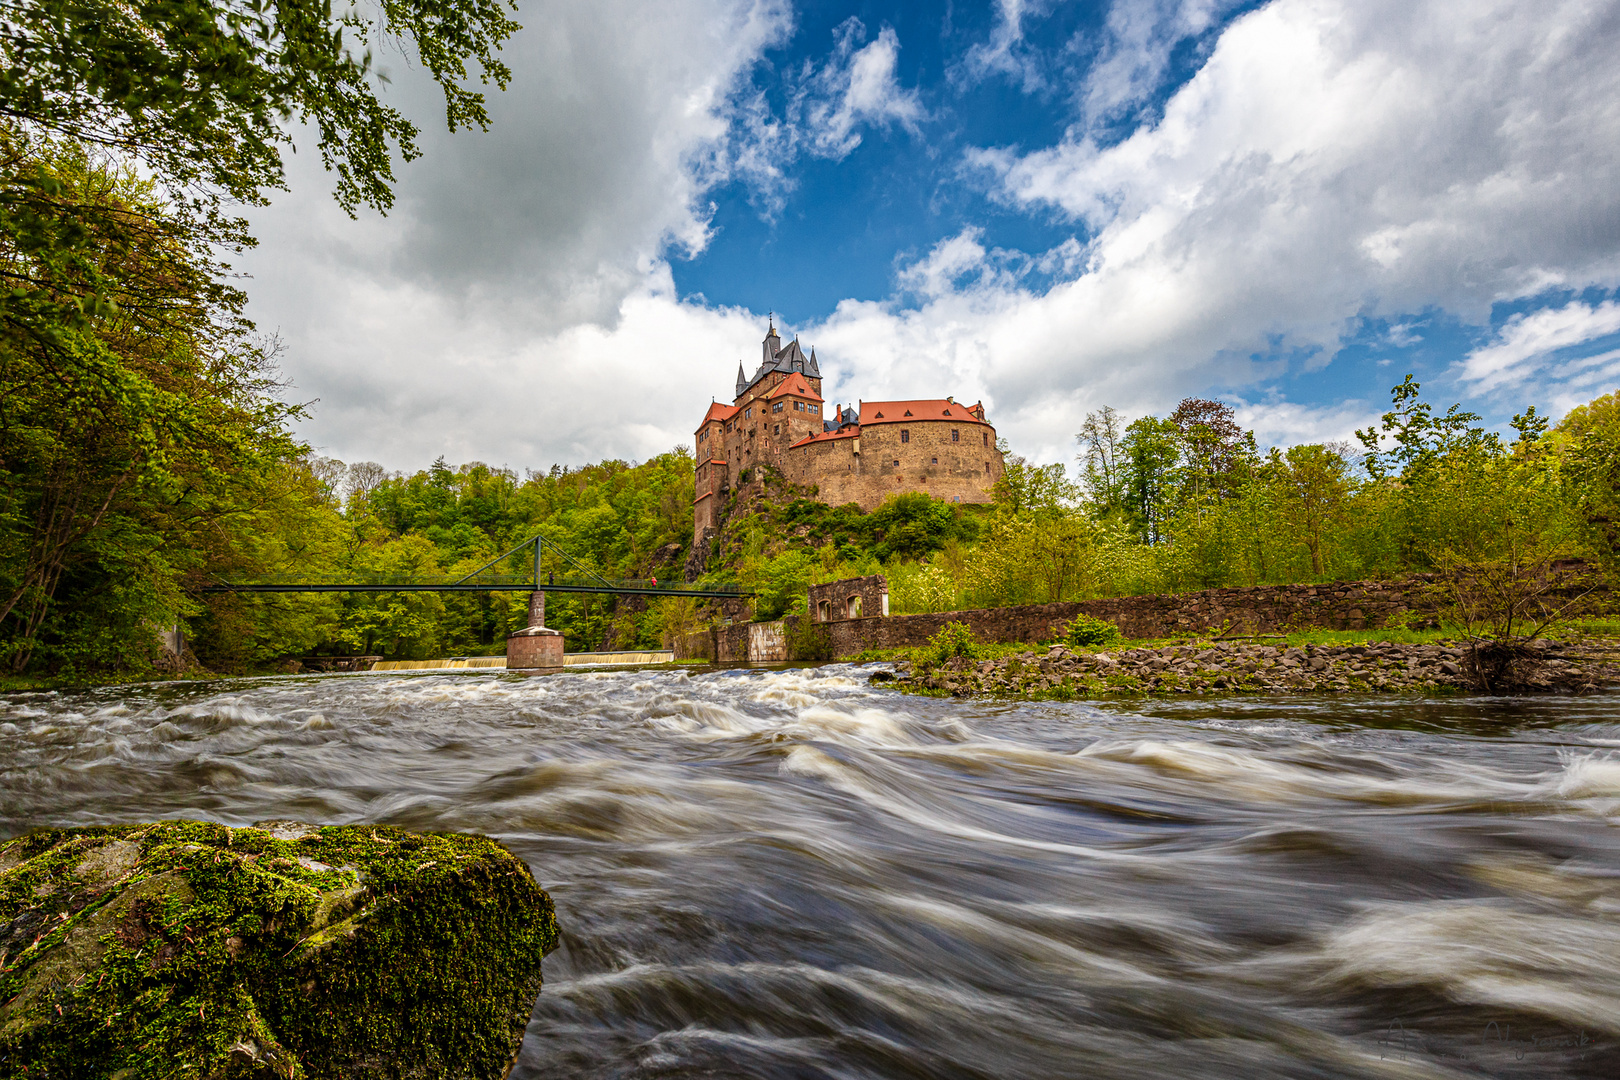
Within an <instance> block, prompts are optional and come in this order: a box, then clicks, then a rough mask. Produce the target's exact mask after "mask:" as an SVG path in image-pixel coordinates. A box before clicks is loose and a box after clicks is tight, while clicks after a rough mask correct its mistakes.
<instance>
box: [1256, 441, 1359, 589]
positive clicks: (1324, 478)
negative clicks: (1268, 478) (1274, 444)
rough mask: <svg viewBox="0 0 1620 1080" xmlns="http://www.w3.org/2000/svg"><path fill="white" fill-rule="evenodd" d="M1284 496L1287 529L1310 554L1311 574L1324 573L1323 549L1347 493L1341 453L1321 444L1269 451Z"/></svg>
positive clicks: (1345, 467)
mask: <svg viewBox="0 0 1620 1080" xmlns="http://www.w3.org/2000/svg"><path fill="white" fill-rule="evenodd" d="M1272 453H1273V455H1275V456H1274V458H1273V461H1274V463H1275V465H1276V467H1277V476H1278V480H1279V481H1280V483H1281V487H1282V491H1283V498H1282V499H1281V500H1280V504H1279V509H1280V510H1281V511H1282V515H1283V518H1284V520H1285V521H1286V522H1287V524H1288V528H1289V530H1290V531H1291V532H1292V533H1293V534H1294V536H1295V537H1297V538H1298V540H1299V542H1300V543H1301V544H1303V545H1304V546H1305V550H1306V551H1307V552H1309V553H1310V557H1311V573H1312V574H1313V575H1314V576H1316V577H1318V578H1320V577H1323V576H1324V575H1325V574H1326V573H1327V560H1326V558H1325V549H1326V547H1327V544H1328V542H1329V537H1330V536H1331V535H1332V534H1333V533H1334V532H1335V531H1336V529H1337V527H1338V526H1339V525H1340V523H1341V522H1342V519H1343V514H1344V510H1345V502H1346V500H1347V499H1348V498H1349V496H1350V470H1349V467H1348V465H1347V463H1346V462H1345V460H1344V456H1343V455H1342V454H1339V453H1337V452H1336V451H1334V450H1333V449H1331V448H1329V447H1327V446H1323V445H1320V444H1316V443H1312V444H1308V445H1305V446H1291V447H1289V448H1288V450H1287V451H1286V452H1284V453H1281V454H1278V453H1277V452H1276V451H1272Z"/></svg>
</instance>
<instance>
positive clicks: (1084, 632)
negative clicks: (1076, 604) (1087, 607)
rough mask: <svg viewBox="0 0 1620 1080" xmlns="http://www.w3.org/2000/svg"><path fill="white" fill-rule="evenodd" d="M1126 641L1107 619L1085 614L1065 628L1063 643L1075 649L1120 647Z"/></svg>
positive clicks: (1065, 625) (1117, 628)
mask: <svg viewBox="0 0 1620 1080" xmlns="http://www.w3.org/2000/svg"><path fill="white" fill-rule="evenodd" d="M1124 640H1125V635H1124V634H1122V633H1120V631H1119V627H1117V626H1115V625H1114V624H1113V623H1111V622H1109V621H1108V620H1107V619H1098V618H1093V617H1092V616H1090V615H1086V614H1084V613H1082V614H1079V615H1076V616H1075V617H1074V618H1073V619H1071V620H1070V621H1069V622H1068V623H1066V624H1064V627H1063V641H1064V643H1065V644H1067V645H1071V646H1073V647H1075V648H1082V647H1085V646H1091V645H1118V644H1119V643H1120V642H1122V641H1124Z"/></svg>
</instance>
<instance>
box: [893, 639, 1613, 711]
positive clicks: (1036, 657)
mask: <svg viewBox="0 0 1620 1080" xmlns="http://www.w3.org/2000/svg"><path fill="white" fill-rule="evenodd" d="M1518 670H1519V671H1520V673H1521V675H1520V677H1519V682H1518V684H1516V685H1515V686H1513V687H1511V688H1510V689H1511V690H1513V691H1514V692H1540V693H1587V692H1591V691H1593V690H1596V689H1599V688H1600V687H1604V686H1614V685H1617V684H1620V649H1617V646H1616V643H1614V642H1603V643H1592V642H1585V643H1580V644H1565V643H1555V642H1545V641H1543V642H1536V643H1534V644H1533V646H1532V647H1531V648H1530V649H1528V650H1526V653H1525V657H1524V659H1523V661H1522V663H1521V664H1520V665H1519V668H1518ZM895 685H896V686H897V687H899V688H900V689H902V690H910V691H913V692H920V693H931V694H951V695H956V696H964V695H970V694H989V695H993V696H999V697H1021V698H1050V699H1056V700H1070V699H1075V698H1089V697H1121V696H1127V697H1128V696H1143V695H1188V694H1191V695H1199V694H1211V693H1225V694H1232V693H1352V692H1354V693H1403V694H1412V693H1419V694H1421V693H1445V692H1461V691H1469V692H1476V691H1480V690H1482V689H1484V687H1482V685H1481V681H1480V678H1479V675H1478V673H1477V671H1476V670H1475V667H1474V663H1473V656H1472V652H1471V650H1470V649H1469V648H1468V647H1467V646H1466V645H1462V644H1459V643H1456V642H1447V641H1438V642H1432V643H1429V644H1423V645H1408V644H1395V643H1391V642H1368V643H1365V644H1359V645H1305V646H1294V647H1284V646H1278V645H1266V644H1261V643H1252V642H1250V643H1233V642H1202V643H1192V644H1185V645H1166V646H1154V647H1142V648H1122V649H1117V650H1108V651H1103V652H1089V651H1085V650H1071V649H1069V648H1067V647H1065V646H1062V645H1054V646H1050V647H1047V648H1042V649H1039V650H1032V651H1028V652H1022V653H1018V654H1015V655H1012V656H1003V657H999V658H997V659H995V660H969V659H967V658H965V657H957V658H955V659H953V660H950V661H948V662H946V663H944V664H942V665H939V666H937V667H936V666H932V665H928V664H918V663H914V662H909V661H902V662H900V663H899V664H898V665H897V669H896V676H895ZM1493 689H1497V690H1501V689H1504V688H1502V687H1494V688H1493Z"/></svg>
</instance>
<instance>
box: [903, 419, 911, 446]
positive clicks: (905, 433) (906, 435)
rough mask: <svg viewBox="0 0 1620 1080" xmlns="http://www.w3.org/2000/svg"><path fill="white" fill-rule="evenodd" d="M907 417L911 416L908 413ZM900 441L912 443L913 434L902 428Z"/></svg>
mask: <svg viewBox="0 0 1620 1080" xmlns="http://www.w3.org/2000/svg"><path fill="white" fill-rule="evenodd" d="M906 415H907V416H910V415H911V414H910V413H907V414H906ZM900 441H901V442H910V441H911V432H909V431H907V430H906V429H905V428H901V429H900Z"/></svg>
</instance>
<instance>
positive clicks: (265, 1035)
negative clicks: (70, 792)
mask: <svg viewBox="0 0 1620 1080" xmlns="http://www.w3.org/2000/svg"><path fill="white" fill-rule="evenodd" d="M556 943H557V921H556V916H555V914H554V912H553V909H552V903H551V899H550V897H548V896H547V895H546V894H545V892H544V891H542V890H541V888H540V887H539V886H538V885H537V884H536V883H535V880H534V877H533V876H532V875H531V874H530V873H529V870H528V867H526V866H525V865H524V864H523V862H522V861H520V860H519V859H518V858H517V857H516V856H514V855H513V854H512V853H511V852H509V851H507V850H506V849H505V848H502V847H501V846H500V845H498V844H496V843H495V842H494V841H492V840H489V839H487V838H485V837H480V836H465V835H459V834H443V835H441V834H427V835H424V834H418V833H410V832H405V831H403V830H400V829H395V828H389V827H386V826H329V827H315V826H309V825H300V824H293V823H287V822H264V823H261V824H260V825H259V826H257V827H255V828H238V829H232V828H227V827H226V826H224V825H218V824H213V823H208V822H193V821H169V822H159V823H156V824H150V825H133V826H117V827H111V828H86V829H51V830H44V831H41V832H36V833H32V834H29V835H26V836H22V837H18V838H16V839H13V840H11V841H9V842H5V843H0V1075H3V1076H6V1077H23V1078H28V1080H40V1078H51V1080H56V1078H61V1080H68V1078H73V1080H87V1078H92V1077H107V1078H111V1080H145V1078H148V1077H164V1078H171V1077H172V1078H177V1080H178V1078H191V1077H195V1078H198V1080H204V1078H206V1080H227V1078H233V1080H234V1078H244V1080H245V1078H254V1080H260V1078H263V1080H272V1078H278V1080H298V1078H304V1080H316V1078H320V1080H350V1078H366V1080H372V1078H376V1080H385V1078H388V1080H392V1078H404V1077H412V1078H415V1077H447V1078H448V1077H456V1078H463V1077H464V1078H477V1080H484V1078H491V1080H498V1078H500V1077H503V1076H505V1075H506V1073H507V1072H508V1071H509V1070H510V1068H511V1065H512V1062H513V1060H514V1058H515V1057H516V1055H517V1051H518V1048H519V1046H520V1044H521V1042H522V1039H523V1031H524V1027H525V1026H526V1025H527V1023H528V1020H529V1015H530V1012H531V1011H532V1009H533V1007H534V1001H535V997H536V995H538V994H539V993H540V981H541V980H540V959H541V957H542V956H544V955H545V954H546V953H547V952H549V951H551V949H553V948H554V947H555V946H556Z"/></svg>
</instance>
